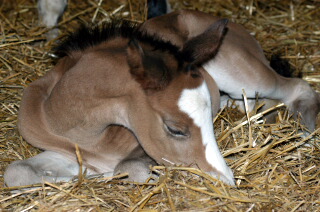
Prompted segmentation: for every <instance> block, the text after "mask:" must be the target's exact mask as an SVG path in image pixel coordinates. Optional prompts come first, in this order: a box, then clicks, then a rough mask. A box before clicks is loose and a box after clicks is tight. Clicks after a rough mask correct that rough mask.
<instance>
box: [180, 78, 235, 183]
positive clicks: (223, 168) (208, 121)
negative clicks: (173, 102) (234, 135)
mask: <svg viewBox="0 0 320 212" xmlns="http://www.w3.org/2000/svg"><path fill="white" fill-rule="evenodd" d="M178 106H179V108H180V110H181V111H183V112H184V113H186V114H187V115H188V116H189V117H190V118H191V119H192V120H193V122H194V124H195V125H196V126H197V127H199V128H200V133H201V137H202V144H203V146H204V148H205V160H206V161H205V162H202V161H199V164H198V165H199V166H200V168H204V169H205V171H207V172H208V173H209V174H210V175H212V176H214V177H216V178H218V179H220V180H221V181H223V182H224V183H227V184H229V185H234V176H233V173H232V171H231V169H230V168H229V167H228V166H227V164H226V162H225V160H224V158H223V156H222V155H221V153H220V151H219V148H218V145H217V142H216V140H215V136H214V131H213V122H212V111H211V99H210V92H209V90H208V87H207V86H206V83H205V82H203V83H202V84H201V85H200V86H199V87H198V88H194V89H185V90H184V91H183V92H182V94H181V97H180V99H179V102H178ZM206 163H207V164H206ZM202 164H204V166H205V167H201V165H202ZM208 167H209V168H208Z"/></svg>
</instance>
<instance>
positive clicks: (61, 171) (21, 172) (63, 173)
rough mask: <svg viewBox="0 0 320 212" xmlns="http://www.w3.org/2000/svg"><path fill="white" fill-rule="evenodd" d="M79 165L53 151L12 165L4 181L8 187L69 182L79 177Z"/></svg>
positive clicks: (7, 170) (8, 168)
mask: <svg viewBox="0 0 320 212" xmlns="http://www.w3.org/2000/svg"><path fill="white" fill-rule="evenodd" d="M78 172H79V165H78V163H77V162H74V161H72V160H70V159H68V158H66V157H65V156H63V155H61V154H59V153H57V152H52V151H45V152H42V153H40V154H38V155H36V156H34V157H32V158H29V159H26V160H20V161H15V162H13V163H11V164H10V165H9V166H8V167H7V169H6V171H5V173H4V181H5V184H6V185H7V186H8V187H13V186H24V185H31V184H37V183H42V182H44V181H47V182H51V183H53V182H61V181H69V180H71V179H72V178H73V177H74V176H76V175H78Z"/></svg>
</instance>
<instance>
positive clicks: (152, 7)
mask: <svg viewBox="0 0 320 212" xmlns="http://www.w3.org/2000/svg"><path fill="white" fill-rule="evenodd" d="M169 12H171V7H170V3H169V2H168V0H148V19H150V18H154V17H157V16H161V15H164V14H167V13H169Z"/></svg>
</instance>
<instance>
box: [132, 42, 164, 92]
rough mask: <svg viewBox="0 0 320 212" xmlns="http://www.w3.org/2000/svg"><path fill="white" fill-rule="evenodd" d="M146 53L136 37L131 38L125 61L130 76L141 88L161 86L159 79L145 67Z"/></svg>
mask: <svg viewBox="0 0 320 212" xmlns="http://www.w3.org/2000/svg"><path fill="white" fill-rule="evenodd" d="M146 54H147V53H146V52H144V50H143V49H142V47H141V46H140V44H139V42H138V41H137V40H136V39H132V40H131V41H130V42H129V43H128V47H127V62H128V65H129V68H130V73H131V76H132V77H133V78H134V79H135V80H136V81H137V82H138V83H139V84H140V85H141V87H142V89H143V90H157V89H160V87H162V84H161V81H160V80H159V79H158V78H157V77H155V76H153V75H154V74H152V73H151V70H149V69H150V68H149V69H148V68H147V67H146V64H145V60H146V59H145V58H146V57H147V55H146Z"/></svg>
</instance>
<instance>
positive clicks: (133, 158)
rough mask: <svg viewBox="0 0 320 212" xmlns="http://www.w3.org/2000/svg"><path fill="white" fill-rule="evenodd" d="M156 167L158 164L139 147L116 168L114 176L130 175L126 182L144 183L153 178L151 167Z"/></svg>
mask: <svg viewBox="0 0 320 212" xmlns="http://www.w3.org/2000/svg"><path fill="white" fill-rule="evenodd" d="M154 165H156V162H155V161H154V160H153V159H152V158H150V157H149V156H148V155H147V154H146V153H145V151H144V150H143V149H142V147H141V146H138V147H136V148H135V149H134V150H133V151H132V152H131V153H130V154H129V155H128V156H127V157H126V158H125V159H123V160H122V161H121V162H120V163H119V164H118V165H117V166H116V168H115V169H114V175H118V174H120V173H128V174H129V176H128V178H126V180H128V181H134V182H140V183H143V182H145V181H146V180H147V179H148V178H149V177H150V176H151V174H152V173H151V170H150V166H154Z"/></svg>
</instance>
